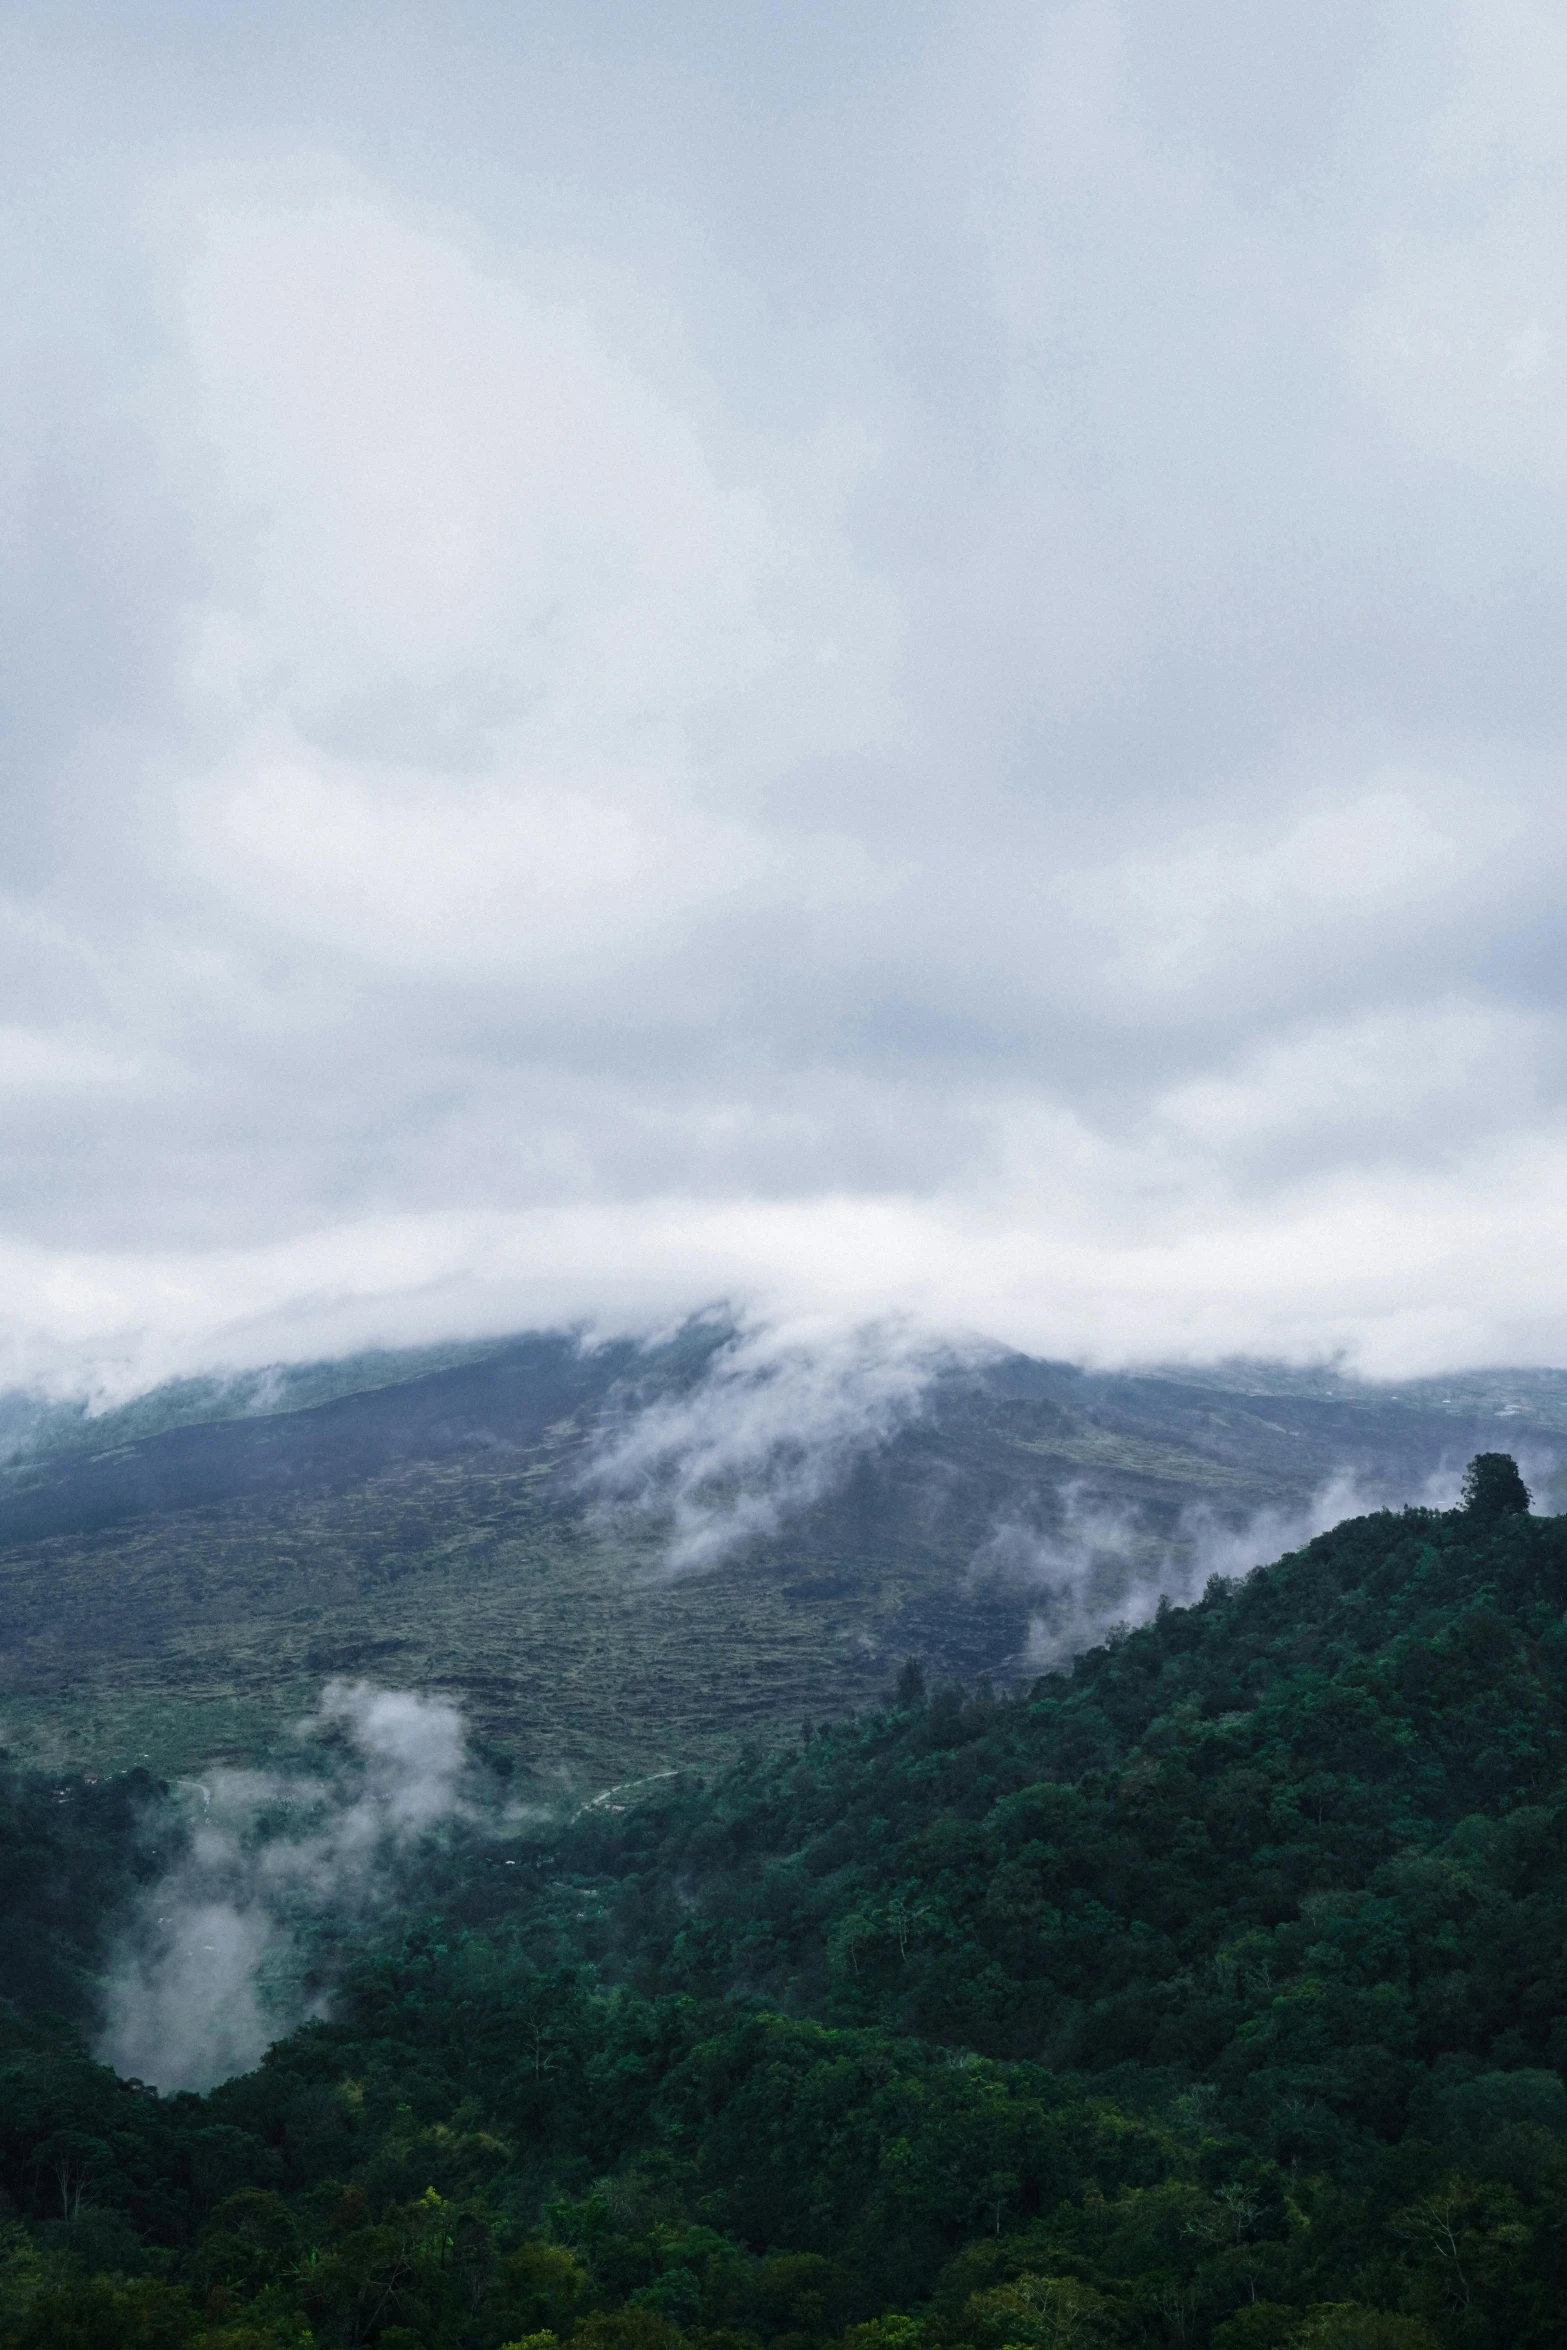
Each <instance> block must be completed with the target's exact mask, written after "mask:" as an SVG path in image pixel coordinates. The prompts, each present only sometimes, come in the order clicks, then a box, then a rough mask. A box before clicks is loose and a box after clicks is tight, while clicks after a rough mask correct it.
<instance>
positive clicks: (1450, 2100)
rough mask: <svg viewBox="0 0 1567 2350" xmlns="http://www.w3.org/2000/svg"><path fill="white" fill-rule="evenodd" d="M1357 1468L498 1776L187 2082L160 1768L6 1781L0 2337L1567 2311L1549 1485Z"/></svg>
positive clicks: (1558, 1523)
mask: <svg viewBox="0 0 1567 2350" xmlns="http://www.w3.org/2000/svg"><path fill="white" fill-rule="evenodd" d="M1525 1505H1526V1496H1525V1495H1524V1493H1523V1489H1522V1487H1521V1485H1520V1483H1519V1480H1518V1478H1517V1474H1516V1471H1514V1470H1513V1469H1512V1466H1511V1463H1510V1462H1508V1461H1506V1460H1505V1458H1504V1457H1503V1456H1499V1455H1490V1456H1484V1457H1483V1458H1482V1460H1481V1461H1479V1462H1477V1463H1476V1465H1475V1468H1474V1469H1473V1470H1472V1471H1471V1477H1470V1482H1469V1486H1468V1489H1467V1503H1466V1506H1465V1507H1463V1508H1461V1509H1458V1510H1454V1511H1448V1512H1436V1511H1429V1510H1406V1511H1403V1512H1400V1513H1392V1512H1383V1513H1379V1514H1377V1515H1374V1516H1370V1517H1365V1518H1359V1519H1355V1520H1352V1521H1350V1522H1348V1523H1346V1524H1344V1525H1341V1526H1339V1527H1338V1528H1336V1529H1335V1530H1334V1531H1333V1532H1332V1533H1329V1534H1326V1535H1323V1536H1321V1537H1320V1538H1319V1539H1317V1540H1316V1541H1314V1542H1312V1543H1311V1544H1310V1545H1309V1546H1308V1547H1307V1548H1305V1549H1304V1550H1301V1551H1299V1552H1297V1553H1294V1554H1292V1555H1291V1556H1289V1557H1288V1558H1285V1559H1283V1560H1281V1561H1280V1562H1279V1563H1278V1564H1277V1565H1276V1566H1274V1567H1272V1568H1269V1569H1267V1570H1265V1571H1262V1572H1260V1573H1257V1574H1255V1575H1253V1576H1251V1577H1249V1578H1247V1579H1246V1580H1245V1581H1243V1582H1239V1583H1234V1584H1231V1583H1226V1582H1223V1581H1220V1580H1217V1579H1216V1580H1215V1581H1214V1582H1213V1583H1211V1584H1210V1585H1209V1587H1208V1590H1207V1592H1206V1594H1205V1596H1204V1597H1203V1599H1202V1600H1201V1602H1200V1603H1199V1604H1198V1605H1196V1606H1194V1607H1191V1608H1187V1609H1174V1608H1170V1609H1166V1610H1164V1611H1163V1612H1162V1613H1161V1614H1160V1616H1159V1618H1158V1620H1157V1621H1156V1622H1154V1623H1152V1624H1150V1625H1149V1626H1147V1627H1146V1628H1145V1629H1143V1630H1140V1631H1135V1632H1129V1633H1124V1634H1118V1635H1114V1636H1112V1637H1111V1638H1110V1639H1109V1640H1108V1641H1107V1642H1106V1644H1105V1645H1104V1646H1102V1647H1100V1648H1097V1649H1095V1650H1094V1651H1093V1652H1092V1653H1091V1654H1088V1655H1086V1656H1084V1657H1082V1658H1080V1659H1079V1660H1078V1661H1077V1663H1076V1664H1075V1666H1074V1667H1073V1668H1072V1669H1071V1670H1070V1671H1069V1672H1066V1673H1063V1674H1060V1675H1057V1676H1053V1677H1051V1678H1049V1679H1046V1680H1043V1681H1040V1682H1038V1683H1036V1684H1035V1685H1034V1687H1033V1688H1032V1690H1030V1691H1029V1692H1027V1693H1026V1694H1023V1695H1017V1696H1004V1697H997V1696H995V1695H993V1694H992V1693H991V1692H989V1691H988V1690H986V1689H985V1688H983V1687H980V1688H978V1689H976V1690H970V1691H968V1692H963V1691H959V1690H957V1689H940V1688H938V1689H935V1690H932V1691H927V1689H926V1688H925V1686H924V1685H923V1681H922V1677H921V1674H920V1672H919V1669H918V1668H917V1667H916V1666H913V1665H911V1666H910V1667H908V1668H907V1669H906V1670H905V1672H904V1674H903V1676H902V1678H901V1680H900V1683H899V1685H898V1688H897V1690H896V1692H895V1693H891V1692H889V1695H888V1700H887V1703H886V1704H885V1706H884V1707H883V1708H881V1709H880V1710H878V1711H874V1712H871V1713H867V1714H863V1715H861V1716H859V1717H858V1718H856V1719H852V1720H847V1721H841V1722H838V1723H835V1724H832V1725H829V1726H826V1727H820V1726H817V1727H813V1726H812V1725H809V1724H804V1725H802V1726H801V1729H800V1733H799V1735H798V1737H797V1738H796V1739H795V1740H794V1741H792V1742H791V1744H790V1745H789V1746H788V1747H787V1749H785V1750H783V1751H775V1752H771V1753H764V1752H761V1751H756V1752H752V1753H748V1754H746V1755H745V1756H744V1757H743V1758H742V1759H741V1760H740V1761H739V1762H738V1763H737V1764H736V1765H735V1766H734V1767H732V1768H730V1769H728V1770H727V1771H725V1772H724V1773H723V1774H722V1775H720V1776H718V1777H716V1778H714V1779H711V1780H706V1781H704V1780H700V1779H698V1778H696V1777H695V1776H687V1777H684V1778H678V1779H671V1780H668V1781H665V1782H663V1783H661V1784H660V1785H659V1786H657V1787H655V1788H653V1789H651V1790H649V1791H647V1792H646V1794H645V1797H644V1799H642V1800H637V1801H632V1800H629V1799H628V1800H627V1801H626V1803H625V1807H624V1808H623V1809H615V1808H614V1807H613V1806H612V1805H611V1804H607V1803H601V1804H599V1805H596V1806H594V1807H592V1808H591V1809H589V1810H586V1811H584V1812H582V1813H580V1814H579V1815H577V1817H576V1818H575V1819H573V1820H570V1821H556V1822H552V1823H535V1824H533V1825H526V1824H525V1825H523V1826H521V1827H519V1826H518V1825H517V1824H516V1823H515V1822H513V1823H511V1824H510V1825H507V1824H505V1819H504V1813H503V1811H502V1810H500V1809H497V1812H496V1814H495V1818H494V1821H493V1822H492V1823H491V1824H490V1825H489V1826H486V1825H485V1823H484V1822H483V1821H482V1820H480V1821H475V1820H470V1821H469V1822H468V1823H467V1824H466V1825H464V1826H463V1827H462V1828H461V1829H460V1830H458V1831H454V1832H451V1833H448V1834H447V1835H446V1836H445V1837H444V1839H443V1840H442V1841H441V1842H440V1844H439V1845H437V1846H432V1847H431V1849H430V1850H429V1851H428V1852H427V1853H426V1854H425V1855H424V1857H423V1859H422V1860H421V1862H420V1865H419V1870H418V1874H417V1881H416V1882H415V1883H414V1884H413V1885H412V1886H411V1887H410V1888H409V1895H408V1898H409V1900H410V1902H411V1903H413V1904H414V1905H415V1906H414V1907H412V1908H410V1909H407V1910H405V1911H404V1912H403V1913H402V1915H401V1917H400V1920H399V1925H398V1930H397V1932H396V1934H395V1935H393V1936H390V1937H386V1938H384V1939H383V1941H382V1942H381V1943H380V1944H379V1945H376V1944H371V1943H367V1944H366V1945H365V1946H364V1947H363V1948H362V1949H361V1950H360V1951H359V1953H358V1955H357V1957H356V1959H355V1961H354V1963H353V1965H352V1966H351V1967H349V1968H348V1969H347V1970H346V1971H345V1973H344V1975H343V1977H342V1979H341V1980H340V1982H339V1984H338V1986H337V1989H336V1995H335V1998H334V2001H333V2004H332V2007H331V2011H330V2017H329V2020H326V2021H322V2022H317V2023H313V2024H310V2025H308V2026H306V2027H305V2028H304V2029H302V2030H300V2031H297V2032H295V2033H293V2034H292V2035H291V2036H290V2037H289V2038H287V2039H285V2040H282V2041H280V2042H279V2043H277V2044H276V2045H275V2046H274V2047H273V2048H272V2050H271V2051H270V2053H269V2054H268V2056H267V2057H266V2059H265V2061H264V2062H263V2063H262V2064H261V2066H260V2067H259V2068H258V2069H257V2070H256V2071H255V2072H253V2073H251V2074H249V2075H246V2076H245V2077H243V2078H240V2079H236V2080H232V2081H228V2082H226V2083H224V2084H222V2085H221V2086H219V2087H217V2088H216V2089H214V2090H213V2091H212V2092H211V2093H210V2094H209V2095H207V2096H205V2097H196V2096H191V2095H178V2096H167V2095H159V2094H158V2093H156V2092H155V2091H153V2090H151V2089H148V2088H146V2087H144V2086H143V2085H142V2084H140V2083H137V2082H127V2081H123V2080H119V2079H117V2078H116V2077H115V2075H114V2074H113V2073H112V2072H110V2071H108V2070H107V2069H106V2068H105V2067H103V2066H101V2065H99V2064H96V2063H94V2062H93V2061H92V2059H91V2057H90V2056H89V2054H88V2053H87V2045H86V2041H84V2039H83V2037H82V2036H81V2035H83V2034H84V2033H85V2034H86V2036H87V2040H88V2041H90V2037H91V2029H92V2022H93V1999H94V1979H95V1970H96V1969H97V1968H98V1967H99V1966H100V1965H101V1963H102V1959H103V1947H102V1942H101V1939H100V1936H101V1933H102V1931H103V1928H104V1923H105V1921H106V1920H107V1921H109V1922H111V1923H112V1920H113V1917H114V1914H115V1911H116V1906H117V1904H119V1903H121V1902H122V1901H123V1900H124V1899H125V1898H126V1897H128V1895H129V1893H130V1891H131V1889H132V1888H133V1887H134V1886H135V1885H136V1884H137V1883H138V1881H145V1880H150V1879H152V1878H155V1877H156V1874H157V1871H158V1870H159V1868H160V1867H161V1866H162V1865H163V1862H164V1858H165V1854H166V1847H167V1844H168V1842H169V1839H171V1838H174V1837H177V1835H178V1834H179V1832H180V1831H179V1829H178V1825H177V1823H176V1822H175V1820H174V1817H173V1814H172V1813H171V1812H170V1810H169V1808H168V1807H167V1806H166V1805H164V1804H163V1803H161V1801H160V1797H159V1790H158V1788H157V1785H156V1784H155V1782H153V1781H151V1780H150V1779H146V1778H141V1779H137V1778H136V1777H134V1776H132V1777H130V1778H117V1779H114V1780H111V1781H106V1782H101V1783H96V1784H89V1783H87V1782H86V1781H70V1780H61V1779H55V1780H51V1781H49V1782H47V1783H45V1782H43V1781H40V1780H37V1779H34V1778H29V1777H27V1776H25V1775H18V1776H16V1777H15V1778H14V1779H13V1780H12V1781H11V1783H10V1784H9V1786H8V1788H7V1790H6V1796H5V1804H4V1810H3V1813H0V1840H3V1841H0V1871H3V1884H4V1903H5V1916H4V1919H3V1921H0V1980H3V1983H4V1987H5V1989H6V1990H7V1991H8V1992H9V1994H10V1995H11V2002H12V2004H11V2005H10V2006H9V2007H8V2008H7V2009H5V2010H4V2011H3V2023H0V2032H3V2053H0V2186H3V2191H4V2198H5V2200H4V2202H3V2203H0V2345H4V2346H5V2350H23V2346H26V2350H45V2346H46V2345H47V2346H49V2350H54V2346H60V2350H99V2346H100V2345H101V2346H103V2350H121V2346H127V2350H129V2346H141V2350H161V2346H162V2345H165V2344H168V2345H174V2344H181V2345H185V2344H190V2345H205V2346H206V2350H219V2346H220V2345H222V2346H224V2350H269V2346H276V2345H281V2344H304V2343H307V2342H309V2343H315V2344H320V2345H349V2344H353V2345H359V2344H379V2345H382V2350H416V2346H424V2350H436V2346H438V2345H439V2346H443V2350H445V2346H450V2350H459V2346H463V2350H500V2345H503V2344H510V2343H523V2344H526V2345H528V2350H555V2345H556V2344H565V2343H569V2344H570V2345H571V2346H572V2350H681V2345H682V2344H687V2345H690V2346H691V2350H753V2346H754V2345H757V2344H762V2345H767V2346H769V2350H819V2346H824V2345H830V2344H836V2345H842V2350H961V2346H964V2345H967V2346H970V2350H1006V2346H1007V2345H1018V2346H1020V2350H1022V2346H1031V2350H1054V2346H1056V2345H1067V2344H1070V2345H1097V2344H1104V2345H1117V2344H1119V2345H1126V2346H1127V2350H1133V2346H1139V2345H1166V2344H1170V2345H1180V2346H1182V2350H1185V2346H1186V2345H1192V2346H1194V2350H1202V2346H1204V2345H1210V2344H1211V2345H1213V2350H1283V2346H1285V2345H1289V2346H1295V2345H1299V2346H1300V2350H1306V2346H1308V2345H1314V2346H1317V2350H1334V2346H1337V2350H1361V2346H1364V2350H1422V2346H1423V2350H1438V2346H1444V2345H1451V2346H1453V2350H1459V2346H1468V2345H1473V2346H1475V2350H1493V2346H1494V2350H1511V2346H1515V2345H1516V2346H1519V2350H1531V2346H1535V2345H1538V2346H1540V2350H1545V2346H1548V2345H1555V2346H1559V2345H1560V2344H1562V2343H1563V2341H1567V2088H1564V2086H1563V2071H1562V2068H1563V2066H1564V2064H1567V1782H1564V1765H1567V1753H1564V1747H1563V1730H1564V1725H1567V1705H1564V1700H1567V1519H1563V1518H1537V1517H1533V1516H1531V1515H1529V1514H1527V1509H1526V1506H1525Z"/></svg>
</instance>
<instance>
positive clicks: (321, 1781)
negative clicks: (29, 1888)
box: [97, 1681, 466, 2090]
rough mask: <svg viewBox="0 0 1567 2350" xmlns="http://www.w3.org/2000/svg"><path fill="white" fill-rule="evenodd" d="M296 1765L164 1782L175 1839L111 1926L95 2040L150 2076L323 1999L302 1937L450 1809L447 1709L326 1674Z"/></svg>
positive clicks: (190, 2064) (184, 2082)
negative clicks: (180, 1826)
mask: <svg viewBox="0 0 1567 2350" xmlns="http://www.w3.org/2000/svg"><path fill="white" fill-rule="evenodd" d="M299 1727H300V1733H301V1738H302V1740H303V1741H308V1742H309V1744H310V1745H311V1746H312V1747H313V1748H314V1750H315V1751H314V1752H313V1753H312V1754H311V1755H310V1758H309V1766H308V1767H307V1768H306V1769H304V1770H302V1771H301V1772H300V1773H299V1774H298V1775H293V1774H287V1773H284V1772H270V1771H254V1770H217V1771H213V1772H210V1773H208V1774H207V1775H206V1777H205V1778H204V1779H203V1780H202V1781H201V1782H200V1783H199V1784H198V1783H190V1784H187V1785H185V1786H184V1787H182V1789H181V1790H180V1796H181V1800H182V1803H183V1806H184V1809H185V1812H186V1816H187V1818H188V1820H189V1832H188V1840H187V1841H186V1842H185V1843H184V1845H183V1848H182V1849H181V1850H180V1851H179V1853H178V1855H177V1857H176V1858H175V1859H174V1861H173V1863H172V1865H171V1866H170V1867H169V1868H168V1869H167V1871H166V1872H165V1873H164V1875H163V1876H161V1877H160V1878H159V1879H158V1880H157V1881H156V1883H154V1884H153V1885H152V1886H151V1887H149V1889H148V1891H147V1893H146V1894H145V1896H144V1897H143V1899H142V1901H141V1903H140V1905H139V1908H138V1911H137V1914H136V1915H135V1917H134V1918H132V1919H131V1920H130V1921H129V1922H128V1923H127V1925H126V1926H125V1928H124V1929H123V1931H122V1933H121V1935H120V1937H119V1940H118V1943H117V1946H116V1948H115V1951H114V1953H113V1956H112V1958H111V1961H110V1964H109V1967H108V1969H107V1973H106V1980H105V1986H104V2012H103V2025H102V2029H101V2031H100V2032H99V2035H98V2039H97V2053H98V2055H99V2056H100V2057H101V2058H102V2059H103V2060H104V2061H105V2062H106V2063H109V2064H112V2065H113V2066H114V2067H115V2069H116V2070H117V2071H118V2072H120V2073H123V2074H128V2075H130V2076H132V2077H134V2078H137V2079H140V2080H144V2081H149V2082H152V2083H153V2084H154V2085H155V2086H156V2087H158V2088H160V2089H164V2090H172V2089H204V2088H207V2087H210V2085H211V2084H212V2083H213V2082H214V2081H218V2080H222V2079H224V2078H226V2077H227V2076H228V2075H230V2074H233V2073H237V2072H244V2071H247V2070H248V2069H249V2068H250V2067H251V2066H252V2065H254V2064H255V2063H257V2062H258V2060H259V2059H260V2057H261V2056H262V2054H263V2053H264V2051H265V2050H266V2048H267V2046H268V2045H269V2043H270V2042H271V2041H273V2040H275V2039H278V2038H280V2037H282V2036H283V2035H284V2034H285V2033H287V2032H289V2031H292V2030H293V2029H294V2027H295V2026H296V2025H297V2024H299V2023H301V2022H303V2021H304V2020H305V2019H306V2017H308V2016H310V2015H315V2014H319V2013H321V2012H322V2011H323V2008H324V2006H325V2004H326V1996H327V1993H326V1988H325V1986H324V1985H323V1984H322V1983H321V1982H320V1981H318V1980H317V1979H315V1977H314V1975H313V1973H312V1969H311V1966H310V1962H309V1952H308V1943H309V1939H310V1936H311V1933H312V1930H313V1929H319V1928H321V1927H322V1926H323V1925H326V1924H328V1923H330V1924H331V1925H332V1926H334V1927H339V1928H340V1927H342V1926H343V1925H352V1924H353V1923H354V1922H355V1921H357V1920H361V1919H363V1918H365V1917H366V1916H368V1915H370V1914H372V1913H373V1912H375V1911H377V1910H378V1909H380V1908H381V1907H382V1906H383V1905H384V1904H385V1903H386V1901H387V1900H388V1899H389V1898H390V1897H391V1896H392V1895H393V1894H394V1893H395V1890H396V1884H397V1864H398V1862H399V1861H400V1860H401V1859H402V1858H404V1857H405V1856H406V1855H408V1854H409V1853H410V1852H411V1851H412V1849H413V1848H414V1847H415V1846H416V1845H417V1844H418V1843H419V1842H420V1840H421V1839H422V1838H423V1837H424V1836H426V1835H427V1834H428V1833H429V1832H430V1831H432V1830H434V1829H436V1828H439V1827H440V1826H442V1825H443V1824H446V1823H449V1822H451V1821H453V1820H455V1819H456V1818H458V1817H459V1816H461V1815H462V1813H463V1812H464V1810H465V1805H464V1802H463V1797H462V1793H461V1784H462V1779H463V1772H464V1768H465V1763H466V1752H465V1745H464V1732H463V1723H462V1719H461V1716H460V1715H459V1714H458V1712H457V1710H456V1708H455V1707H454V1706H451V1705H448V1704H446V1703H444V1702H443V1701H442V1700H440V1699H438V1698H431V1697H421V1696H418V1695H415V1694H413V1693H411V1692H408V1691H403V1690H389V1689H377V1688H375V1687H374V1686H372V1685H371V1684H370V1683H369V1682H365V1681H356V1682H347V1681H332V1682H329V1683H328V1684H327V1686H326V1688H325V1689H324V1690H323V1692H322V1696H321V1702H320V1705H319V1707H318V1709H317V1711H316V1712H315V1713H314V1714H313V1715H312V1716H311V1717H310V1718H309V1719H308V1720H307V1721H306V1722H303V1723H301V1724H300V1726H299Z"/></svg>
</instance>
